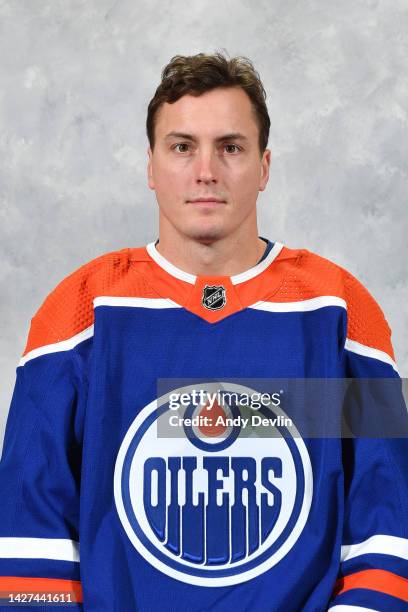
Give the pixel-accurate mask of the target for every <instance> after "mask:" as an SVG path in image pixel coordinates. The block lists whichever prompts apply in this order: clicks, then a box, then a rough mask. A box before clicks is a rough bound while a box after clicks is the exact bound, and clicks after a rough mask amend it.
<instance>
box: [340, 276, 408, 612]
mask: <svg viewBox="0 0 408 612" xmlns="http://www.w3.org/2000/svg"><path fill="white" fill-rule="evenodd" d="M348 290H349V296H348V297H349V299H348V325H347V327H348V329H347V339H346V342H345V346H344V363H345V372H346V376H347V377H349V378H356V379H357V378H358V379H364V381H361V380H359V384H360V386H359V392H358V393H356V394H355V397H354V399H353V401H351V402H350V406H349V410H351V411H356V412H358V413H359V418H358V419H357V420H358V421H359V423H364V425H363V426H362V428H360V429H359V430H358V435H356V436H349V437H344V438H343V439H342V447H343V471H344V496H345V502H344V521H343V539H342V547H341V558H340V564H339V573H338V579H337V582H336V585H335V588H334V591H333V597H332V601H331V604H330V606H329V610H330V611H332V612H353V611H354V610H355V611H357V610H358V611H360V610H361V611H363V610H365V611H368V610H376V611H380V612H382V611H384V612H385V611H390V612H393V611H401V612H402V610H407V609H408V605H407V603H408V438H407V429H408V415H407V408H406V404H405V401H404V397H403V393H402V384H401V379H400V377H399V373H398V370H397V365H396V363H395V356H394V351H393V347H392V343H391V330H390V328H389V325H388V323H387V321H386V319H385V317H384V314H383V312H382V310H381V308H380V307H379V305H378V304H377V303H376V301H375V300H374V298H373V297H372V296H371V294H370V293H369V292H368V291H367V290H366V289H365V288H364V287H363V286H362V285H361V284H360V283H359V282H358V281H357V280H356V279H354V278H353V277H352V278H351V279H350V280H349V287H348ZM381 383H383V385H382V384H381ZM382 386H383V388H382ZM370 389H374V390H375V391H374V393H375V395H373V394H372V393H370V392H367V390H370ZM364 413H365V414H366V415H367V414H368V418H367V416H366V417H364V419H361V415H362V414H364ZM387 415H390V418H391V419H394V420H395V419H397V420H399V421H398V427H389V428H387V427H385V426H384V432H385V430H386V429H387V432H385V433H384V435H381V429H382V426H380V427H378V425H377V424H378V422H379V419H381V420H383V421H382V422H384V424H385V423H386V422H387V421H386V417H387ZM370 419H371V424H372V426H370ZM398 428H399V431H398Z"/></svg>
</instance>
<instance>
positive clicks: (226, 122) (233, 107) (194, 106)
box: [156, 87, 258, 138]
mask: <svg viewBox="0 0 408 612" xmlns="http://www.w3.org/2000/svg"><path fill="white" fill-rule="evenodd" d="M257 130H258V127H257V124H256V121H255V117H254V112H253V109H252V104H251V100H250V98H249V97H248V95H247V94H246V93H245V92H244V91H243V89H241V88H237V87H229V88H226V87H222V88H221V87H219V88H217V89H213V90H212V91H207V92H205V93H203V94H201V95H200V96H192V95H191V94H186V95H185V96H182V97H181V98H179V99H178V100H177V102H174V103H173V104H168V103H167V102H165V103H164V104H163V105H162V106H161V107H160V109H159V111H158V113H157V117H156V137H158V138H164V137H165V136H166V134H167V133H168V132H170V131H178V132H188V133H194V134H199V133H200V134H201V133H202V134H204V133H205V134H208V135H214V136H215V135H217V134H218V133H219V132H220V131H222V132H244V133H245V135H246V136H248V137H251V136H254V137H255V138H256V137H257Z"/></svg>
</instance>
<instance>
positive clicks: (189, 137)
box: [164, 132, 248, 142]
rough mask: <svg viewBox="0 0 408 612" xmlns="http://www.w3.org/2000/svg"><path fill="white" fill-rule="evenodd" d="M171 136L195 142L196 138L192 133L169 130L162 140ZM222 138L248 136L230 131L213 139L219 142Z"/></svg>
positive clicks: (243, 138) (242, 137)
mask: <svg viewBox="0 0 408 612" xmlns="http://www.w3.org/2000/svg"><path fill="white" fill-rule="evenodd" d="M171 138H184V140H192V141H193V142H197V138H196V137H195V136H194V135H193V134H185V133H184V132H169V133H168V134H166V136H165V138H164V140H170V139H171ZM222 140H244V141H247V140H248V138H247V137H246V136H244V135H243V134H241V133H240V132H230V133H229V134H223V135H222V136H218V138H216V139H215V141H216V142H221V141H222Z"/></svg>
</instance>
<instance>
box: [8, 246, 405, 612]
mask: <svg viewBox="0 0 408 612" xmlns="http://www.w3.org/2000/svg"><path fill="white" fill-rule="evenodd" d="M354 378H355V379H358V378H361V379H363V378H366V379H373V380H374V379H382V378H383V379H391V380H392V381H393V382H394V383H395V384H396V389H397V391H396V394H395V392H394V395H393V399H392V402H391V401H389V402H388V404H387V398H386V397H385V398H383V400H384V401H383V405H382V410H383V413H384V415H386V414H387V411H388V410H391V409H392V408H393V407H394V405H395V402H397V403H398V402H401V404H403V397H402V391H401V379H400V378H399V374H398V370H397V366H396V363H395V356H394V353H393V348H392V344H391V332H390V328H389V326H388V324H387V321H386V319H385V318H384V315H383V313H382V311H381V309H380V307H379V306H378V304H377V303H376V301H375V300H374V298H373V297H372V296H371V294H370V293H369V292H368V291H367V290H366V289H365V288H364V286H363V285H362V284H361V283H360V282H359V281H358V280H357V279H356V278H355V277H353V276H352V275H351V274H350V273H349V272H348V271H346V270H344V269H343V268H341V267H340V266H338V265H336V264H335V263H333V262H331V261H329V260H327V259H325V258H323V257H320V256H318V255H317V254H314V253H312V252H310V251H308V250H305V249H291V248H288V247H286V246H284V245H283V244H281V243H279V242H275V243H274V244H273V247H272V248H271V249H270V251H269V252H268V253H267V254H266V256H265V257H264V258H263V260H261V261H260V262H258V264H257V265H255V266H254V267H252V268H250V269H248V270H247V271H245V272H243V273H240V274H236V275H235V276H230V277H229V276H195V275H193V274H190V273H187V272H185V271H183V270H181V269H179V268H178V267H176V266H174V265H173V264H172V263H171V262H169V261H168V260H167V259H166V258H164V257H163V256H162V254H161V253H160V252H159V251H158V249H157V248H156V246H155V243H154V242H151V243H149V244H148V245H146V246H143V247H138V248H125V249H122V250H119V251H115V252H111V253H106V254H104V255H102V256H100V257H98V258H96V259H94V260H92V261H90V262H88V263H86V264H85V265H83V266H81V267H80V268H79V269H78V270H76V271H75V272H73V273H72V274H71V275H69V276H68V277H66V278H65V279H64V280H63V281H62V282H61V283H60V284H59V285H58V286H57V287H56V288H55V289H54V290H53V291H52V292H51V293H50V294H49V295H48V296H47V298H46V299H45V301H44V302H43V304H42V305H41V307H40V308H39V309H38V311H37V312H36V313H35V315H34V316H33V318H32V319H31V325H30V330H29V334H28V339H27V345H26V347H25V350H24V353H23V355H22V357H21V360H20V362H19V364H18V367H17V370H16V382H15V388H14V392H13V397H12V401H11V406H10V411H9V415H8V419H7V425H6V432H5V438H4V446H3V453H2V458H1V462H0V492H1V497H0V597H1V602H0V609H3V607H4V608H5V607H8V606H9V605H21V606H22V605H35V606H36V607H39V609H44V610H49V609H54V607H56V606H58V608H59V607H61V606H64V607H68V608H72V609H73V610H86V611H87V612H104V611H106V612H108V611H109V612H136V611H137V612H155V611H156V610H160V612H179V611H180V610H185V609H186V610H189V611H191V612H204V611H214V612H231V611H235V612H247V611H251V612H298V611H305V612H321V611H323V610H328V609H330V610H331V611H333V612H354V611H363V610H377V611H386V610H387V611H398V612H402V610H407V609H408V603H407V602H408V567H407V562H408V488H407V474H408V453H407V449H408V445H407V440H406V438H405V437H404V436H401V437H399V438H398V437H387V438H385V437H373V436H367V437H364V436H361V437H353V436H349V437H345V436H343V435H341V433H340V431H341V430H340V419H339V422H338V423H337V420H336V419H337V416H336V412H335V411H334V412H333V410H332V411H331V412H330V417H327V418H326V423H325V424H324V425H323V427H322V431H321V435H304V434H303V433H302V432H301V431H300V429H299V426H298V425H299V424H298V423H297V421H296V419H295V421H294V423H292V424H293V427H292V428H290V427H289V425H288V423H290V420H287V419H286V420H285V415H286V412H285V404H284V401H282V402H280V400H282V395H281V394H282V393H283V391H284V388H283V382H282V381H289V382H290V381H292V380H311V379H316V380H317V379H318V380H331V379H333V380H334V379H354ZM272 379H273V380H279V381H280V382H281V383H282V386H281V387H278V388H277V389H275V394H274V396H273V397H272V398H270V401H269V403H268V402H266V403H265V404H264V405H263V404H262V405H261V404H258V406H257V407H256V408H255V409H254V407H253V406H248V405H247V406H245V403H244V402H243V400H242V397H243V393H242V392H243V391H248V393H249V391H254V390H259V388H263V390H264V391H265V389H267V388H268V386H266V387H265V386H264V387H262V384H263V381H266V380H272ZM237 381H238V382H237ZM258 382H259V383H260V385H261V386H260V387H258V386H257V384H258ZM206 385H207V386H206ZM221 387H222V388H221ZM220 388H221V391H222V390H224V391H229V392H230V393H231V394H232V392H237V393H238V392H239V393H238V395H236V396H234V398H233V399H231V397H232V395H230V396H229V397H228V396H226V400H225V401H223V400H224V399H225V398H224V396H222V394H221V393H220ZM197 389H200V392H201V391H203V392H204V393H205V392H207V395H205V394H204V395H199V394H197ZM211 390H212V391H214V394H213V395H212V396H211ZM215 390H216V391H217V393H218V395H216V394H215ZM193 391H195V392H196V395H195V396H194V394H193ZM210 397H212V398H213V400H212V401H211V402H210V399H209V398H210ZM237 397H238V399H237ZM258 397H259V396H258ZM364 398H366V396H365V395H364V394H361V395H360V396H359V398H357V400H356V402H355V403H354V404H353V406H354V407H355V410H358V411H360V412H361V410H364V408H365V406H364V405H362V404H364V402H366V403H367V402H370V399H367V398H366V399H364ZM210 403H211V405H210ZM391 403H392V404H393V405H392V406H391ZM271 415H272V416H273V417H274V418H273V419H272V418H270V417H271ZM255 416H257V417H258V419H259V420H260V421H261V422H262V423H263V422H266V425H265V426H266V430H265V431H267V433H266V434H265V432H264V433H260V431H259V428H258V430H257V429H256V427H255V426H253V428H252V429H250V431H248V428H245V427H244V417H245V418H248V419H249V418H250V417H255ZM286 416H287V415H286ZM206 417H207V420H205V418H206ZM299 418H300V417H299ZM219 419H220V420H219ZM333 423H335V427H337V426H338V427H339V430H338V431H339V435H338V436H335V435H325V427H326V425H327V427H329V426H333ZM173 425H174V426H173ZM297 427H298V429H297ZM245 429H246V431H245ZM294 432H295V433H294ZM296 432H297V434H296Z"/></svg>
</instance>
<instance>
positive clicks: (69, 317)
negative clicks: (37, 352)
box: [23, 247, 149, 356]
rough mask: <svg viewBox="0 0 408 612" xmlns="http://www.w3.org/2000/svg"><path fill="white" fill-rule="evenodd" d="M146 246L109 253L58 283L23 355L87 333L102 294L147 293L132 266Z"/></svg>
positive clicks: (34, 323)
mask: <svg viewBox="0 0 408 612" xmlns="http://www.w3.org/2000/svg"><path fill="white" fill-rule="evenodd" d="M144 251H145V249H144V247H138V248H133V249H131V248H124V249H120V250H117V251H110V252H108V253H104V254H102V255H99V256H98V257H96V258H94V259H92V260H90V261H88V262H86V263H84V264H83V265H81V266H80V267H79V268H77V269H76V270H74V271H73V272H72V273H71V274H69V275H68V276H66V277H65V278H64V279H63V280H61V282H59V283H58V284H57V285H56V286H55V288H54V289H53V290H52V291H51V292H50V293H49V294H48V295H47V296H46V298H45V299H44V301H43V302H42V304H41V306H40V307H39V309H38V310H37V311H36V313H35V314H34V316H33V317H32V319H31V324H30V331H29V334H28V339H27V344H26V347H25V349H24V352H23V356H24V355H26V354H27V353H28V352H30V351H32V350H34V349H37V348H38V347H41V346H44V345H49V344H53V343H58V342H62V341H67V340H69V339H72V338H75V337H77V336H78V335H79V334H84V333H85V334H86V332H87V330H90V328H91V327H92V325H93V322H94V306H93V300H94V299H95V297H97V296H100V295H126V294H127V293H128V291H129V288H130V290H131V291H132V292H133V293H134V294H135V295H140V296H144V295H146V294H148V292H149V288H148V284H147V282H146V280H145V278H144V277H143V275H141V274H140V273H139V272H138V271H137V270H136V269H135V266H134V265H133V264H134V263H135V261H137V260H142V259H143V253H144Z"/></svg>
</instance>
